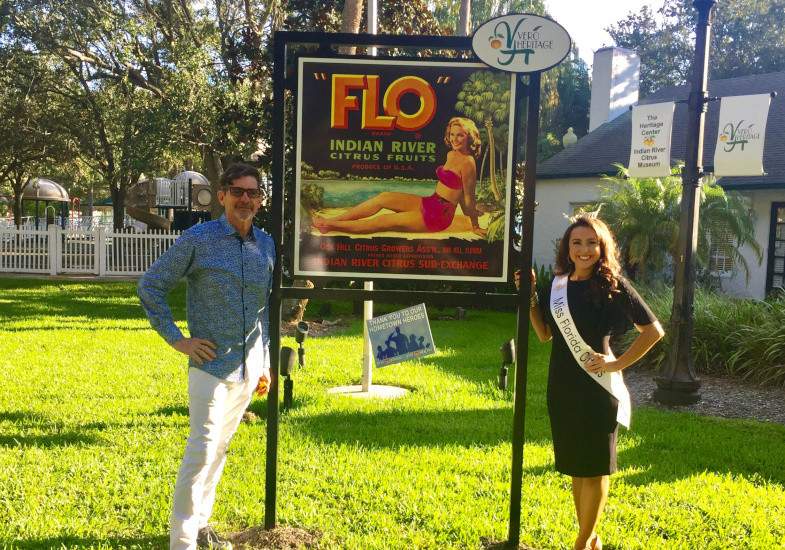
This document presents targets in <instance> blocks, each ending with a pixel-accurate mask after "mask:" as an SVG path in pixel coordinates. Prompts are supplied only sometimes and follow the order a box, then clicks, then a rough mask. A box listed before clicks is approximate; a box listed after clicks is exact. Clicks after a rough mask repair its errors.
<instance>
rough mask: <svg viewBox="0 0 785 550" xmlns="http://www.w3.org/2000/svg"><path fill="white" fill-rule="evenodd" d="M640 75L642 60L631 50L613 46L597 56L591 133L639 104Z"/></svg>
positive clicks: (593, 83)
mask: <svg viewBox="0 0 785 550" xmlns="http://www.w3.org/2000/svg"><path fill="white" fill-rule="evenodd" d="M640 73H641V60H640V58H639V57H638V54H636V53H635V52H634V51H632V50H627V49H625V48H617V47H615V46H614V47H610V48H601V49H599V50H597V51H596V52H594V64H593V65H592V71H591V108H590V110H589V131H590V132H591V131H592V130H594V129H595V128H597V127H598V126H600V125H602V124H605V123H606V122H608V121H609V120H613V119H614V118H616V117H617V116H619V115H620V114H622V113H623V112H624V111H625V110H627V109H628V108H629V107H630V106H631V105H635V104H636V103H637V102H638V88H639V86H640Z"/></svg>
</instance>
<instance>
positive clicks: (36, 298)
mask: <svg viewBox="0 0 785 550" xmlns="http://www.w3.org/2000/svg"><path fill="white" fill-rule="evenodd" d="M0 293H2V296H3V298H4V303H1V304H0V319H2V321H0V330H12V331H17V332H18V331H23V330H40V327H39V326H38V325H39V324H40V323H38V322H37V323H35V326H31V327H30V328H20V327H15V326H13V325H15V324H17V323H20V322H24V321H41V320H42V319H45V318H46V317H56V318H57V319H61V320H62V321H63V324H62V325H60V324H57V323H46V321H44V324H46V325H47V326H48V325H53V326H52V327H49V328H55V329H56V328H72V327H74V325H78V328H80V329H84V330H91V329H94V328H95V327H94V326H93V325H91V324H90V322H89V321H88V322H85V321H84V320H83V319H74V318H88V319H90V321H92V322H100V321H101V320H131V319H144V318H145V314H144V310H143V309H142V307H141V306H140V305H139V302H138V300H137V299H136V292H135V284H134V283H129V282H106V281H101V282H91V281H48V280H47V281H41V280H37V279H0ZM169 298H170V299H169V303H170V305H171V307H172V311H173V313H174V315H175V319H178V320H179V319H183V318H184V317H185V285H184V284H180V285H178V287H177V288H176V289H175V290H174V291H173V292H172V294H171V295H170V297H169ZM75 328H77V327H75ZM99 328H100V327H99Z"/></svg>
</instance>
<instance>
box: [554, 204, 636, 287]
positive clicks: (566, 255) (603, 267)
mask: <svg viewBox="0 0 785 550" xmlns="http://www.w3.org/2000/svg"><path fill="white" fill-rule="evenodd" d="M576 227H588V228H590V229H593V230H594V232H595V233H596V234H597V240H598V241H599V242H600V259H599V260H597V263H596V264H594V274H593V275H592V278H591V283H590V290H591V292H592V294H593V295H594V296H595V297H596V298H597V299H598V300H599V299H601V297H604V298H608V299H610V298H612V295H613V294H616V293H618V292H619V278H620V277H621V264H620V263H619V247H618V246H617V245H616V239H615V238H614V237H613V233H611V230H610V229H609V228H608V226H607V225H605V222H603V221H602V220H600V219H597V218H592V217H589V216H580V217H578V218H577V219H576V220H575V221H573V222H572V223H571V224H570V226H569V227H568V228H567V230H566V231H565V232H564V236H563V237H562V239H561V242H560V243H559V252H558V253H557V255H556V268H555V269H554V271H555V272H556V274H557V275H572V272H573V271H575V264H573V263H572V260H570V236H571V234H572V230H573V229H575V228H576Z"/></svg>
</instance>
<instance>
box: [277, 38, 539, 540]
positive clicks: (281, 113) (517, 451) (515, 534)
mask: <svg viewBox="0 0 785 550" xmlns="http://www.w3.org/2000/svg"><path fill="white" fill-rule="evenodd" d="M293 45H311V46H314V45H316V46H318V47H319V51H318V52H317V55H320V56H321V55H324V54H328V55H329V54H331V53H332V47H333V46H375V47H379V48H406V49H410V50H411V49H414V50H442V51H444V50H454V51H459V52H471V50H472V39H471V37H463V36H397V35H371V34H346V33H311V32H293V31H278V32H276V33H275V35H274V37H273V50H274V61H273V139H272V147H273V157H272V233H273V235H272V236H273V239H274V241H275V245H276V247H277V249H278V251H279V253H280V252H281V251H283V250H285V249H284V238H283V235H284V220H285V217H286V211H285V204H284V189H285V187H286V185H287V181H286V165H285V162H286V143H285V142H286V120H285V113H286V111H285V108H286V103H285V102H286V92H287V90H292V89H293V87H294V84H293V81H294V80H295V79H291V80H290V79H288V78H287V74H286V68H287V54H288V53H291V50H290V48H291V46H293ZM422 59H423V60H427V59H430V58H426V57H423V58H422ZM437 59H443V58H437ZM460 60H461V61H465V60H466V59H460ZM469 60H471V61H479V60H477V59H476V58H471V59H469ZM540 77H541V73H540V72H535V73H530V74H529V75H528V83H527V85H524V84H523V83H522V77H520V76H518V75H515V76H513V78H515V96H516V109H515V116H516V117H515V124H514V128H513V136H512V139H513V159H512V161H513V164H512V165H513V168H514V167H515V166H517V164H518V156H519V154H518V150H519V147H518V144H519V140H520V117H519V112H520V111H521V107H522V105H523V101H524V99H526V104H527V118H526V121H527V126H526V151H525V158H526V159H527V163H526V171H525V178H524V197H523V211H522V219H523V227H522V246H521V251H520V254H519V257H518V262H514V260H513V256H512V254H511V256H510V258H511V262H510V263H511V265H513V264H517V267H518V268H519V269H520V270H521V272H522V273H523V276H522V277H521V288H520V290H519V291H518V292H517V293H516V294H500V293H493V292H486V291H484V290H483V288H487V286H483V285H482V284H476V283H475V288H476V289H475V291H472V292H428V291H403V290H360V289H357V290H354V289H334V288H321V289H307V288H295V287H291V286H286V287H285V286H283V284H282V283H283V270H282V265H281V262H280V261H278V262H276V264H275V269H274V271H273V289H272V295H271V298H270V312H271V322H270V330H271V334H270V360H271V370H272V372H271V377H272V381H271V384H270V388H269V393H268V397H267V453H266V471H265V474H266V475H265V514H264V526H265V528H266V529H272V528H273V527H275V525H276V497H277V476H278V428H279V410H278V401H279V395H278V394H279V388H278V382H279V372H278V371H279V358H280V346H281V331H280V327H281V303H282V300H283V299H284V298H326V299H332V300H375V301H378V302H382V303H397V304H402V303H412V304H415V303H420V302H430V303H436V304H450V305H475V306H482V307H488V306H492V307H497V306H502V305H507V306H509V305H510V303H515V304H517V306H518V308H517V310H518V314H517V329H516V335H517V346H516V375H515V379H516V384H515V397H514V405H513V426H512V474H511V481H510V520H509V530H508V541H509V542H510V543H511V544H513V545H516V546H517V544H518V541H519V538H520V520H521V517H520V516H521V487H522V482H523V446H524V433H523V432H524V426H525V407H526V379H527V362H528V340H529V319H528V311H529V298H528V297H529V292H530V279H529V277H528V275H527V274H528V273H529V271H530V269H531V265H532V246H533V241H532V235H533V227H534V198H535V185H536V182H535V174H536V169H537V134H538V132H539V112H540V80H541V79H540ZM292 183H293V182H291V183H290V187H289V191H291V190H292V189H291V184H292ZM289 196H290V197H293V195H291V194H290V195H289ZM511 200H512V201H513V203H512V207H511V216H512V215H513V214H514V205H515V204H517V201H516V199H515V186H514V185H513V186H512V199H511ZM513 217H514V216H513ZM513 227H514V225H513V223H510V231H513ZM510 242H512V239H511V238H510Z"/></svg>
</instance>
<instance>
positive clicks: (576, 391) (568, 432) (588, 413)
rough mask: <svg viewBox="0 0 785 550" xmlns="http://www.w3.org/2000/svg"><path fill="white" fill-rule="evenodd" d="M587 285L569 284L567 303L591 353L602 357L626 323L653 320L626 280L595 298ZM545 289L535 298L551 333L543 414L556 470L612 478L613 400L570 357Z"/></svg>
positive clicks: (589, 282)
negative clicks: (547, 422) (547, 418)
mask: <svg viewBox="0 0 785 550" xmlns="http://www.w3.org/2000/svg"><path fill="white" fill-rule="evenodd" d="M590 285H591V281H590V280H585V281H569V282H568V284H567V301H568V303H569V307H570V313H571V315H572V318H573V321H574V322H575V327H576V328H577V329H578V333H579V334H580V335H581V337H582V338H583V340H584V341H585V342H586V343H587V344H589V345H590V346H591V347H592V349H594V350H595V351H598V352H600V351H601V352H602V353H605V354H607V353H608V352H609V351H610V346H609V340H610V336H611V335H620V334H623V333H624V332H626V331H627V330H629V329H631V328H633V327H632V323H635V324H638V325H648V324H651V323H653V322H655V321H656V320H657V319H656V317H654V314H653V313H652V312H651V310H650V309H649V307H648V306H647V305H646V303H645V302H644V301H643V299H642V298H641V297H640V296H639V295H638V293H637V292H636V291H635V289H634V288H632V286H631V285H630V284H629V283H628V282H627V281H626V280H624V279H620V280H619V283H618V290H619V292H618V293H615V294H613V295H612V296H613V297H612V298H608V297H607V296H606V297H604V298H602V297H601V296H597V295H596V294H597V293H595V292H592V291H591V290H590ZM550 289H551V287H550V285H549V286H548V290H547V292H545V296H541V298H540V307H541V309H542V313H543V319H545V321H546V322H547V323H548V325H549V326H550V329H551V334H552V335H553V348H552V350H551V360H550V365H549V370H548V415H549V416H550V420H551V434H552V436H553V448H554V454H555V457H556V470H558V471H559V472H561V473H563V474H567V475H570V476H574V477H594V476H601V475H608V474H612V473H613V472H615V471H616V435H617V431H618V424H617V423H616V410H617V407H618V403H619V402H618V401H617V400H616V398H614V397H613V396H612V395H610V394H609V393H608V392H607V391H606V390H605V389H604V388H603V387H602V386H600V385H599V384H597V383H596V382H595V381H594V380H592V379H591V377H590V376H589V375H588V374H587V373H586V372H585V371H584V370H583V369H582V368H581V367H580V366H579V365H578V362H577V361H576V360H575V358H574V357H573V355H572V353H570V350H569V349H568V347H567V344H566V343H565V341H564V338H563V337H562V335H561V332H559V329H558V328H557V326H556V324H555V322H554V320H553V316H552V315H551V311H550ZM617 351H619V352H621V351H623V350H617ZM618 355H620V353H619V354H617V356H618Z"/></svg>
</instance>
